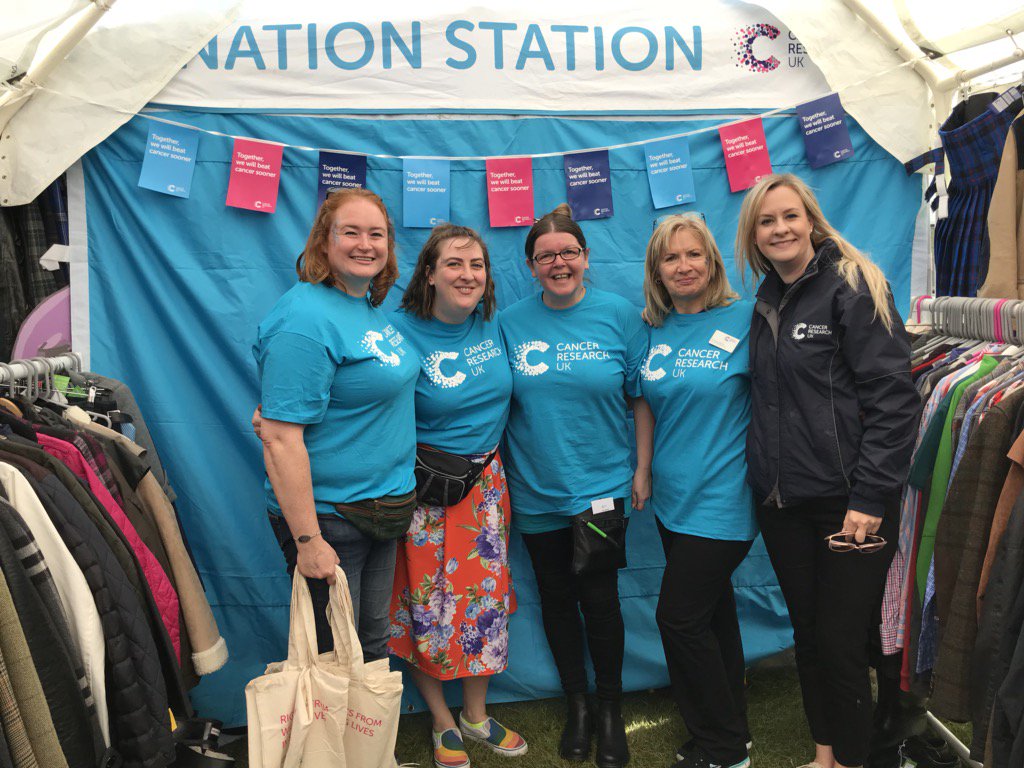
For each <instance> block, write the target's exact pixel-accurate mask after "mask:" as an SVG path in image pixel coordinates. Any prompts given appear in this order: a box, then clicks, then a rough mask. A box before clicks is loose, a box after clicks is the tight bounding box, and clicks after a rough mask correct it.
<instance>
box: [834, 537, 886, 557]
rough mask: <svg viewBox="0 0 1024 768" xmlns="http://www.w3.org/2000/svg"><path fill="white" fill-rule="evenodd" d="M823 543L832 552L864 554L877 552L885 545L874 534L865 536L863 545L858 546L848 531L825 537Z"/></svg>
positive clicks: (883, 541)
mask: <svg viewBox="0 0 1024 768" xmlns="http://www.w3.org/2000/svg"><path fill="white" fill-rule="evenodd" d="M825 541H826V542H827V543H828V548H829V549H831V550H832V551H833V552H864V553H866V554H869V553H871V552H877V551H878V550H880V549H881V548H882V547H884V546H885V544H886V541H885V539H883V538H882V537H881V536H878V535H876V534H874V533H868V534H865V536H864V543H863V544H858V543H857V540H856V539H854V538H853V534H852V533H850V532H848V531H839V532H838V533H832V534H829V535H828V536H826V537H825Z"/></svg>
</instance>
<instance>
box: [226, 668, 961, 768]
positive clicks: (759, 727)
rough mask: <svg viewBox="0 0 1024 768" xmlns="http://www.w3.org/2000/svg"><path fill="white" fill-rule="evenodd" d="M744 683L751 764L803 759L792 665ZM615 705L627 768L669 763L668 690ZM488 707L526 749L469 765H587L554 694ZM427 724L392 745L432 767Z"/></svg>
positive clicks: (236, 749)
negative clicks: (564, 752)
mask: <svg viewBox="0 0 1024 768" xmlns="http://www.w3.org/2000/svg"><path fill="white" fill-rule="evenodd" d="M748 681H749V684H750V689H749V697H748V718H749V720H750V729H751V732H752V733H753V737H754V748H753V750H752V751H751V758H752V762H753V766H754V768H793V766H797V765H802V764H804V763H806V762H807V761H808V760H810V759H811V757H812V751H811V750H810V737H809V735H808V733H807V726H806V724H805V722H804V716H803V709H802V705H801V702H800V688H799V684H798V682H797V678H796V670H795V669H794V668H793V667H791V666H773V667H767V668H756V669H754V670H752V671H751V672H750V674H749V676H748ZM622 709H623V715H624V717H625V720H626V731H627V733H628V736H629V745H630V750H631V752H632V759H631V760H630V768H668V767H669V766H671V765H672V763H673V760H672V756H673V755H674V754H675V750H676V748H677V747H678V746H679V745H680V744H681V743H682V741H683V740H684V738H685V731H684V729H683V725H682V722H681V720H680V719H679V716H678V715H677V714H676V709H675V706H674V705H673V704H672V700H671V698H670V697H669V695H668V692H667V691H665V690H658V691H647V692H637V693H630V694H627V695H626V696H625V697H624V700H623V706H622ZM489 710H490V714H491V715H492V716H494V717H496V718H497V719H498V720H500V721H501V722H502V723H504V724H506V725H507V726H509V727H510V728H515V729H516V730H518V731H520V733H522V734H523V736H524V737H525V738H526V739H527V741H528V742H529V744H530V750H529V752H528V753H527V754H526V755H524V756H523V757H521V758H516V759H515V760H510V759H508V758H504V757H499V756H497V755H494V754H491V753H489V752H487V751H486V750H484V749H480V748H477V749H474V748H473V746H474V745H470V758H471V760H472V762H473V766H474V767H475V768H527V766H529V768H534V767H535V766H543V768H548V766H552V767H554V768H580V766H585V765H588V764H585V763H570V762H565V761H563V760H561V759H560V758H559V757H558V737H559V734H560V733H561V728H562V723H563V719H564V709H563V704H562V701H561V699H547V700H544V701H530V702H518V703H514V704H495V705H492V706H491V707H490V708H489ZM950 727H951V729H952V730H953V731H954V733H956V734H957V736H958V737H959V738H960V739H961V741H964V742H965V743H966V742H968V741H969V739H970V727H969V726H955V725H951V726H950ZM429 729H430V717H429V715H428V714H426V713H421V714H416V715H406V716H403V717H402V720H401V725H400V726H399V734H398V745H397V748H396V752H397V754H398V757H399V759H400V760H401V761H403V762H404V763H418V764H419V765H420V766H421V768H433V760H432V759H431V749H430V731H429ZM231 747H233V749H232V748H231ZM226 751H228V752H231V753H232V754H235V755H236V756H237V757H239V762H238V768H246V766H247V762H246V760H245V755H244V739H242V740H240V741H239V742H237V743H236V744H232V745H230V747H229V748H227V750H226ZM589 765H593V764H592V763H590V764H589Z"/></svg>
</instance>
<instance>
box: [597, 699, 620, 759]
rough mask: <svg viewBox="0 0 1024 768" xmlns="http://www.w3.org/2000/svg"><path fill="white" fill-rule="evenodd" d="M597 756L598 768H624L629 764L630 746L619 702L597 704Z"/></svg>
mask: <svg viewBox="0 0 1024 768" xmlns="http://www.w3.org/2000/svg"><path fill="white" fill-rule="evenodd" d="M595 730H596V731H597V754H596V755H595V756H594V762H595V763H597V768H622V766H624V765H626V764H627V763H628V762H629V745H628V744H627V743H626V724H625V722H623V720H622V710H621V709H620V707H619V702H618V701H605V700H602V699H598V702H597V723H596V724H595Z"/></svg>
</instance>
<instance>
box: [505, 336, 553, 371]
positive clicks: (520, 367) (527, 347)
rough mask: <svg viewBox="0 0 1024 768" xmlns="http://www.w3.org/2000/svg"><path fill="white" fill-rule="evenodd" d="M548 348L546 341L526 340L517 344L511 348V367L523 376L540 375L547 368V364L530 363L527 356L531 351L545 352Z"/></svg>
mask: <svg viewBox="0 0 1024 768" xmlns="http://www.w3.org/2000/svg"><path fill="white" fill-rule="evenodd" d="M548 348H549V345H548V343H547V342H546V341H526V342H523V343H522V344H518V345H517V346H516V347H515V348H514V349H513V350H512V368H513V369H514V370H515V371H516V372H517V373H521V374H523V376H540V375H541V374H542V373H545V372H546V371H547V370H548V364H547V363H536V364H531V363H530V361H529V360H528V359H527V356H528V355H529V354H530V353H531V352H547V351H548Z"/></svg>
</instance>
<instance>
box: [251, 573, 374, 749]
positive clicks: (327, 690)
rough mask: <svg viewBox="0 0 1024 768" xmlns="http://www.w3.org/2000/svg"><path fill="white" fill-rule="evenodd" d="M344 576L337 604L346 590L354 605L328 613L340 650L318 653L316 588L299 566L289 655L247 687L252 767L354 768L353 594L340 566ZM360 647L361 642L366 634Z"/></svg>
mask: <svg viewBox="0 0 1024 768" xmlns="http://www.w3.org/2000/svg"><path fill="white" fill-rule="evenodd" d="M337 575H338V578H339V579H340V580H342V584H343V588H339V584H338V582H336V583H335V585H334V586H333V587H332V588H331V602H337V601H339V600H341V597H340V595H341V593H342V592H343V593H344V595H345V598H346V599H347V601H348V606H349V609H348V612H347V613H346V612H345V611H343V610H334V611H330V610H329V611H328V618H329V620H330V621H331V633H332V634H333V636H334V648H335V650H334V651H331V652H329V653H325V654H323V655H321V656H318V655H317V650H318V648H317V641H316V623H315V621H314V618H313V605H312V602H311V600H310V596H309V587H308V586H307V584H306V579H305V577H303V576H302V574H301V573H299V571H298V569H296V571H295V575H294V578H293V580H292V603H291V620H290V623H289V630H288V658H287V659H285V660H284V661H279V662H274V663H272V664H269V665H268V666H267V670H266V672H265V673H264V674H263V675H262V676H260V677H257V678H256V679H254V680H252V681H250V682H249V684H248V685H247V686H246V687H245V707H246V715H247V719H248V726H249V765H250V766H252V768H299V766H302V768H348V766H347V765H346V762H345V752H346V747H347V745H346V744H345V736H346V731H347V727H346V724H347V718H348V712H349V708H348V707H349V700H348V691H349V679H348V678H349V653H350V652H349V651H348V650H347V649H348V646H350V645H351V638H350V634H351V633H350V631H349V629H350V628H351V626H352V621H351V618H350V616H351V605H352V599H351V597H349V595H348V583H347V581H344V579H345V574H344V572H343V571H342V570H341V569H340V568H338V569H337ZM339 624H340V625H339ZM346 625H347V626H346ZM356 647H357V648H358V647H359V646H358V639H357V643H356ZM360 655H361V654H360ZM383 764H384V763H380V764H378V765H383Z"/></svg>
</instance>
